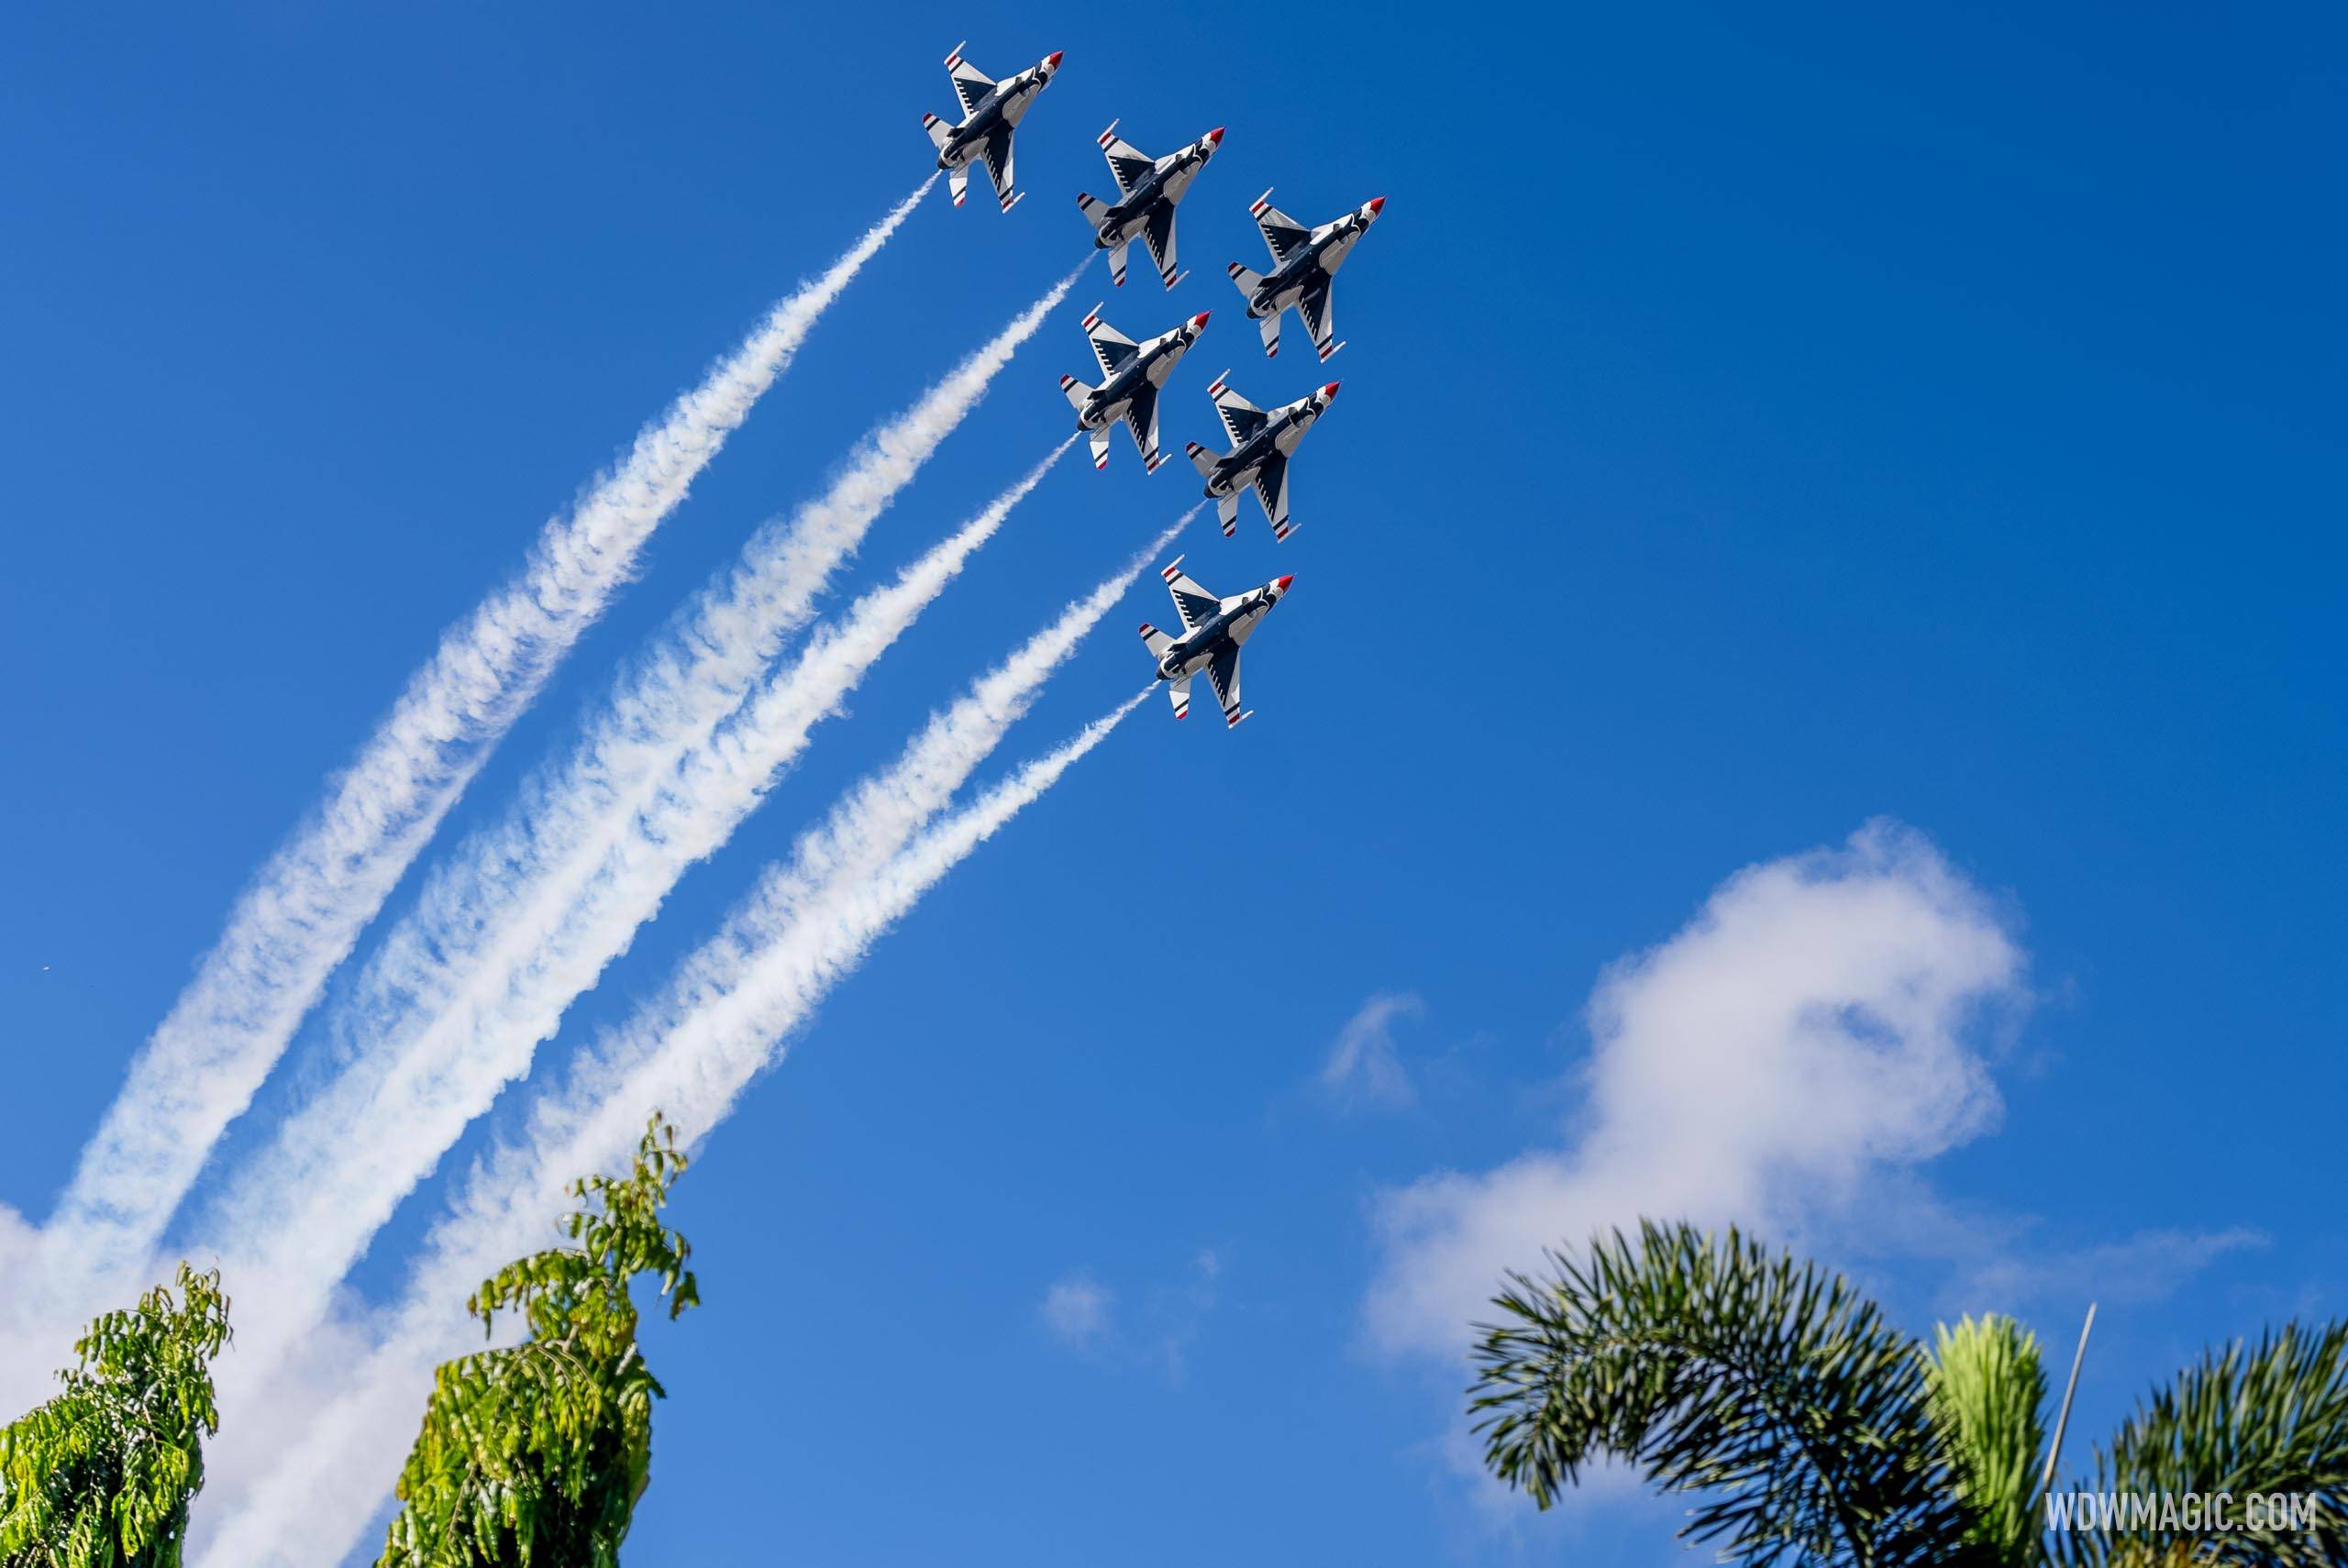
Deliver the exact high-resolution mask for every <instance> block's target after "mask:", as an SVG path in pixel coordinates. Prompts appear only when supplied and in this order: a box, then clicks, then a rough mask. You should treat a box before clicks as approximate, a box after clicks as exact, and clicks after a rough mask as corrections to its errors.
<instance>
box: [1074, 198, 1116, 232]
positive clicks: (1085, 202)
mask: <svg viewBox="0 0 2348 1568" xmlns="http://www.w3.org/2000/svg"><path fill="white" fill-rule="evenodd" d="M1076 204H1077V205H1078V206H1079V207H1081V208H1082V209H1083V210H1084V220H1085V221H1086V222H1087V223H1089V224H1091V226H1093V227H1095V228H1099V227H1100V226H1102V224H1104V223H1107V222H1108V221H1109V204H1108V203H1106V202H1104V201H1102V199H1101V198H1100V197H1098V196H1096V195H1094V194H1093V193H1091V192H1090V191H1079V192H1078V193H1076Z"/></svg>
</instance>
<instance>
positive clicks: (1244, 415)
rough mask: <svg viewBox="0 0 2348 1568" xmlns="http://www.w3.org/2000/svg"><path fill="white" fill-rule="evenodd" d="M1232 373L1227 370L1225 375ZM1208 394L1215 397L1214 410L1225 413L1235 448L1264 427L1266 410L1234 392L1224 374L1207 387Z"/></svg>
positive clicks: (1224, 419) (1226, 432) (1224, 417)
mask: <svg viewBox="0 0 2348 1568" xmlns="http://www.w3.org/2000/svg"><path fill="white" fill-rule="evenodd" d="M1230 373H1231V372H1229V371H1228V370H1226V371H1224V375H1229V374H1230ZM1207 396H1209V397H1211V398H1213V399H1214V411H1215V412H1216V413H1217V414H1221V415H1223V428H1224V433H1225V434H1226V435H1228V436H1230V437H1231V445H1232V446H1233V447H1235V448H1236V447H1241V446H1244V445H1245V444H1246V440H1247V437H1248V436H1253V435H1254V434H1256V432H1257V431H1258V430H1261V429H1262V428H1263V427H1264V420H1265V417H1266V415H1265V414H1264V411H1263V410H1262V409H1260V408H1257V406H1256V405H1255V404H1254V403H1249V402H1248V401H1247V400H1246V398H1244V397H1241V396H1240V395H1239V394H1238V393H1237V392H1234V391H1233V390H1232V389H1231V384H1230V383H1229V382H1228V381H1224V379H1223V376H1217V377H1216V378H1215V379H1214V385H1213V386H1211V387H1209V388H1207Z"/></svg>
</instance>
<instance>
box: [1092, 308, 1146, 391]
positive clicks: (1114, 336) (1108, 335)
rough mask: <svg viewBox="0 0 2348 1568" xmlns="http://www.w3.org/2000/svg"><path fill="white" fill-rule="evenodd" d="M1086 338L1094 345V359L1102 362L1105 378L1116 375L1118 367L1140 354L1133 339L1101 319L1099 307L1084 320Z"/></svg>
mask: <svg viewBox="0 0 2348 1568" xmlns="http://www.w3.org/2000/svg"><path fill="white" fill-rule="evenodd" d="M1084 336H1085V337H1086V338H1087V339H1088V340H1090V341H1091V344H1092V357H1093V358H1094V359H1098V360H1100V361H1101V373H1102V375H1103V376H1113V375H1115V374H1116V373H1117V367H1118V366H1120V365H1122V364H1124V362H1125V361H1126V360H1128V359H1132V358H1133V357H1134V356H1135V354H1137V353H1139V352H1140V349H1139V348H1137V347H1135V343H1134V340H1133V339H1132V338H1130V337H1126V336H1125V335H1124V333H1122V332H1120V331H1118V330H1117V329H1116V328H1115V327H1113V326H1110V325H1109V324H1108V323H1107V322H1105V321H1103V320H1102V319H1101V307H1100V306H1099V305H1094V306H1093V307H1092V312H1091V315H1087V316H1086V317H1085V318H1084Z"/></svg>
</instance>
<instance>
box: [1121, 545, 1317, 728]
mask: <svg viewBox="0 0 2348 1568" xmlns="http://www.w3.org/2000/svg"><path fill="white" fill-rule="evenodd" d="M1158 575H1159V576H1161V577H1163V578H1165V579H1166V586H1167V587H1168V589H1170V590H1171V591H1173V594H1174V613H1176V614H1177V615H1180V617H1181V618H1182V635H1180V636H1179V637H1169V636H1168V635H1166V634H1165V633H1163V632H1161V631H1159V630H1158V629H1157V627H1155V626H1153V625H1151V624H1149V623H1148V622H1146V621H1144V622H1143V623H1142V624H1141V640H1142V641H1143V642H1145V643H1147V644H1148V645H1149V651H1150V652H1151V653H1152V654H1154V655H1155V656H1157V679H1160V680H1163V681H1165V682H1167V687H1166V693H1167V695H1168V696H1169V697H1171V698H1173V699H1174V716H1175V717H1176V718H1178V719H1185V718H1188V717H1190V713H1191V677H1193V676H1195V675H1197V674H1198V673H1199V671H1201V670H1202V669H1203V670H1205V671H1206V672H1207V682H1208V684H1209V685H1211V686H1213V688H1214V696H1215V701H1218V702H1220V703H1222V704H1223V723H1224V728H1226V729H1228V728H1230V727H1231V726H1233V725H1235V724H1236V723H1239V721H1240V720H1242V719H1245V718H1246V717H1248V716H1249V714H1250V713H1252V712H1254V710H1253V709H1250V710H1249V711H1248V712H1244V713H1243V712H1240V710H1239V647H1240V645H1241V644H1242V643H1245V642H1246V640H1247V639H1248V638H1249V637H1252V636H1254V635H1256V623H1257V622H1258V621H1260V620H1262V619H1263V618H1264V617H1265V616H1266V615H1268V614H1269V613H1271V609H1272V606H1273V605H1275V604H1278V603H1279V602H1280V596H1281V595H1282V594H1285V593H1286V592H1287V591H1288V585H1289V584H1290V583H1291V582H1294V581H1295V580H1296V579H1295V578H1293V577H1276V578H1274V579H1273V580H1271V581H1269V582H1268V583H1266V584H1264V586H1263V587H1261V588H1251V589H1249V590H1248V591H1246V592H1245V593H1243V594H1240V595H1239V596H1238V597H1237V598H1235V599H1217V598H1216V597H1215V596H1214V595H1213V594H1212V593H1209V592H1208V591H1206V590H1205V589H1203V588H1201V587H1200V586H1199V584H1198V581H1197V580H1196V579H1194V578H1192V577H1191V576H1190V575H1188V574H1187V573H1185V572H1184V571H1183V570H1182V558H1181V557H1180V556H1176V557H1175V558H1174V564H1173V565H1172V566H1169V567H1168V568H1167V569H1165V570H1164V571H1162V572H1160V573H1159V574H1158Z"/></svg>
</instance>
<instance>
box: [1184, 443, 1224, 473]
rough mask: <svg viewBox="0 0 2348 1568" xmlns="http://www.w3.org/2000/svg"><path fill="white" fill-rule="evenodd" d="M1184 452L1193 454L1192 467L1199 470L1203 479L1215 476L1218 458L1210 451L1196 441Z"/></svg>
mask: <svg viewBox="0 0 2348 1568" xmlns="http://www.w3.org/2000/svg"><path fill="white" fill-rule="evenodd" d="M1183 450H1185V451H1187V452H1189V453H1190V454H1191V467H1192V468H1194V469H1198V470H1199V473H1200V476H1201V477H1202V478H1204V477H1208V476H1211V475H1213V472H1214V465H1215V461H1216V458H1215V455H1214V454H1213V452H1210V451H1208V450H1207V449H1206V448H1205V447H1202V446H1200V445H1199V444H1198V443H1197V442H1196V441H1193V442H1191V444H1190V445H1189V446H1188V447H1184V448H1183Z"/></svg>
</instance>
